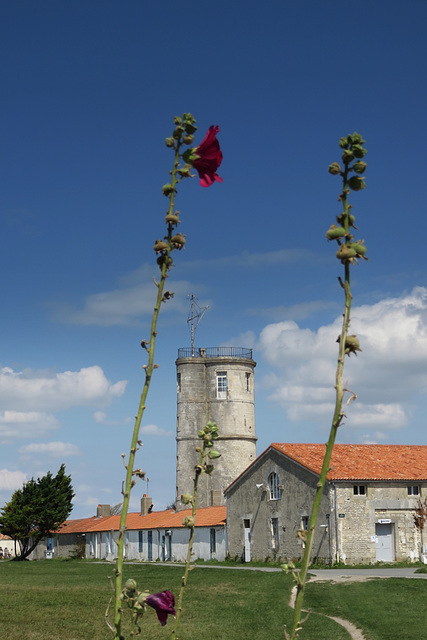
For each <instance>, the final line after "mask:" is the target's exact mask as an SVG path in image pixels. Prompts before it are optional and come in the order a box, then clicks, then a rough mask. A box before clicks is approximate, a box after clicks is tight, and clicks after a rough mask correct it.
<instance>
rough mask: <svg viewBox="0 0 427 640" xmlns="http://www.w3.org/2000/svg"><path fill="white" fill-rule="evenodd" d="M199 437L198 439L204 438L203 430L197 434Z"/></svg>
mask: <svg viewBox="0 0 427 640" xmlns="http://www.w3.org/2000/svg"><path fill="white" fill-rule="evenodd" d="M197 435H198V436H199V438H204V437H205V435H206V434H205V431H204V429H202V430H201V431H199V433H198V434H197Z"/></svg>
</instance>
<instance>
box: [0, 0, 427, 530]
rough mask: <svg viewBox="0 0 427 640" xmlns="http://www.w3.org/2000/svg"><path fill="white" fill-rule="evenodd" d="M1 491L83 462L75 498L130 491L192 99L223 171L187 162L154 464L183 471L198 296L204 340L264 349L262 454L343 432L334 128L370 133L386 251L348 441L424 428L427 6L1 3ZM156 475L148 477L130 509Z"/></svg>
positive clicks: (364, 311) (151, 434)
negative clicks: (177, 121)
mask: <svg viewBox="0 0 427 640" xmlns="http://www.w3.org/2000/svg"><path fill="white" fill-rule="evenodd" d="M0 22H1V25H2V37H1V42H2V45H1V46H2V60H3V65H2V71H1V74H2V89H3V91H2V93H3V97H2V124H3V126H2V134H1V154H0V162H1V175H2V190H1V210H2V233H1V236H0V246H1V251H0V261H1V269H0V293H1V298H2V314H1V319H2V320H1V326H2V337H3V339H2V349H1V357H0V363H1V367H2V369H1V373H0V505H1V504H4V502H5V501H7V500H8V499H10V496H11V493H12V491H13V490H14V489H16V488H18V487H20V486H22V482H23V481H25V480H28V479H29V478H30V477H32V476H37V475H38V474H43V473H46V471H47V470H51V471H52V472H55V471H56V470H57V469H58V468H59V466H60V464H61V463H62V462H64V463H65V464H66V468H67V471H68V472H69V473H71V475H72V479H73V485H74V488H75V491H76V498H75V507H74V511H73V516H74V517H80V516H87V515H92V514H94V513H95V509H96V505H97V504H98V503H110V504H116V503H118V502H119V501H120V498H121V496H120V487H121V481H122V478H123V467H122V463H121V458H120V454H121V452H122V451H126V452H127V450H128V447H129V440H130V434H131V429H132V425H133V416H134V415H135V413H136V410H137V406H138V402H139V394H140V391H141V388H142V384H143V373H142V369H141V367H142V365H143V364H144V363H145V359H144V352H143V351H142V350H141V348H140V346H139V344H140V341H141V339H143V338H145V337H146V336H147V332H148V326H149V321H150V315H151V311H152V307H153V303H154V294H155V289H154V285H153V284H152V276H153V275H155V274H156V268H155V256H154V252H153V250H152V245H153V243H154V240H155V239H156V238H158V237H161V236H162V235H163V234H164V226H163V225H164V213H165V210H166V206H167V201H166V199H165V198H164V197H162V195H161V186H162V185H163V184H164V183H165V182H167V181H168V171H169V169H170V167H171V153H170V151H169V150H168V149H166V147H165V146H164V142H163V141H164V138H165V137H166V136H169V135H170V134H171V131H172V126H173V125H172V120H173V116H174V115H176V114H182V113H183V112H191V113H193V114H194V115H195V117H196V118H197V121H198V126H199V131H198V133H197V134H196V142H200V141H201V139H202V138H203V136H204V134H205V132H206V130H207V128H208V127H209V126H210V125H211V124H218V125H219V126H220V134H219V139H220V142H221V148H222V150H223V154H224V160H223V163H222V165H221V168H220V170H219V174H220V175H221V176H222V177H223V179H224V182H223V183H222V184H218V183H217V184H215V185H213V186H212V187H210V188H208V189H202V188H201V187H200V186H199V185H198V181H197V180H192V181H184V183H182V185H181V187H180V189H179V193H178V201H177V204H178V208H179V210H180V211H181V219H182V224H181V226H180V231H181V232H182V233H185V234H187V245H186V250H185V251H182V252H180V253H179V255H177V256H176V261H175V262H176V266H175V268H174V269H173V271H172V273H171V276H170V281H169V283H168V286H169V288H170V289H171V290H172V291H175V298H174V299H173V301H172V302H170V303H168V304H167V305H165V306H164V308H163V309H162V316H161V320H160V326H159V337H158V343H157V351H156V362H158V363H159V365H160V367H159V369H158V370H156V373H155V376H154V379H153V384H152V388H151V392H150V397H149V402H148V406H147V411H146V414H145V417H144V421H143V429H142V431H143V434H142V436H143V441H144V446H143V448H142V450H141V451H140V452H139V454H138V456H139V458H138V466H140V467H142V468H143V469H144V470H146V472H147V475H148V477H149V479H150V482H149V485H148V490H149V494H150V495H151V496H152V497H153V500H154V504H155V508H156V509H161V508H164V507H165V505H166V504H168V503H170V502H171V501H172V500H173V498H174V490H175V439H174V435H175V421H176V382H175V359H176V356H177V350H178V348H180V347H185V346H189V344H190V334H189V331H188V326H187V322H186V320H187V315H188V312H189V302H188V295H189V294H194V295H195V296H197V298H198V300H199V304H201V305H202V306H204V305H209V310H208V312H207V313H206V315H205V316H204V318H203V320H202V322H201V323H200V325H199V328H198V329H197V334H196V343H197V345H198V346H208V347H209V346H218V345H233V346H249V347H252V348H253V349H254V358H255V360H256V361H257V363H258V364H257V368H256V420H257V436H258V438H259V440H258V453H261V451H263V450H264V449H265V448H266V447H267V446H268V444H269V443H270V442H274V441H284V442H286V441H290V442H298V441H300V442H301V441H305V442H323V441H325V440H326V438H327V433H328V431H329V426H330V421H331V417H332V402H333V384H334V370H335V360H336V342H335V341H336V337H337V335H338V332H339V328H338V327H339V325H340V314H341V313H342V303H343V300H342V291H341V289H340V287H339V285H338V281H337V277H338V276H339V275H341V265H340V263H339V262H338V261H337V260H336V258H335V250H336V248H335V247H334V245H333V244H330V243H329V244H328V242H327V241H326V239H325V236H324V234H325V232H326V230H327V229H328V228H329V226H330V225H331V224H332V223H333V222H335V216H336V215H338V214H339V213H340V210H339V205H338V203H337V196H338V193H339V179H338V178H334V177H332V176H330V175H329V174H328V172H327V167H328V165H329V164H330V163H331V162H333V161H336V160H339V159H340V154H339V148H338V140H339V138H340V137H341V136H343V135H347V134H348V133H352V132H353V131H355V130H356V131H358V132H359V133H361V134H362V135H363V136H364V137H365V139H366V147H367V149H368V155H367V156H366V161H367V163H368V169H367V172H366V182H367V185H368V187H367V189H366V190H364V191H363V192H360V193H357V194H354V195H352V198H351V202H352V204H353V205H354V209H353V212H354V213H355V215H356V218H357V225H358V227H359V232H360V237H361V238H364V239H365V241H366V244H367V247H368V255H369V262H363V263H362V264H359V265H358V266H356V267H354V269H353V270H352V280H353V296H354V299H353V305H354V307H353V309H354V310H353V321H352V330H354V332H355V333H357V334H358V335H359V337H360V340H361V346H362V349H363V352H362V353H361V354H360V355H359V357H358V358H357V359H356V358H352V359H347V361H346V370H345V379H346V381H347V382H348V387H349V388H351V389H352V390H354V391H355V392H356V393H357V395H358V399H357V402H356V403H353V404H352V406H351V407H349V408H348V411H347V420H346V424H345V426H343V427H342V428H341V430H340V434H339V440H340V441H341V442H378V443H388V444H392V443H407V444H425V413H426V409H427V402H426V400H427V398H426V393H427V366H426V364H427V269H426V260H425V247H424V244H425V242H424V238H425V233H426V227H427V224H426V215H425V209H426V205H425V183H426V153H425V149H426V146H427V128H426V124H425V114H426V113H427V91H426V82H425V69H426V63H427V43H426V38H425V31H426V26H427V5H426V4H425V2H423V1H422V0H419V1H417V0H410V1H408V2H406V3H402V2H398V1H395V0H388V1H387V2H385V1H383V0H377V2H375V3H374V4H373V3H372V2H370V1H364V0H362V1H361V2H358V3H357V7H356V6H355V5H354V4H351V3H344V2H342V1H341V0H325V1H324V2H321V3H320V2H317V0H307V1H304V0H300V1H299V2H289V1H286V0H280V1H279V0H268V1H267V2H262V3H261V2H260V1H255V0H252V1H251V0H248V1H247V2H240V1H237V0H227V1H218V2H216V3H215V4H212V3H208V2H205V1H204V0H199V1H198V2H187V3H185V5H183V4H182V3H178V2H173V1H172V0H169V1H166V0H161V1H159V2H148V1H147V2H145V1H144V0H139V1H132V0H127V1H126V2H116V1H112V0H111V1H110V0H108V1H105V0H102V1H99V2H97V1H93V0H84V1H78V0H74V1H73V2H63V1H58V0H55V1H52V2H49V1H45V0H41V1H40V2H37V3H34V2H31V1H28V2H26V1H22V0H16V1H15V2H13V3H3V5H2V7H1V9H0ZM146 491H147V484H146V483H145V482H143V483H140V485H137V487H136V488H135V490H134V494H133V499H132V508H133V509H137V508H138V501H139V498H140V497H141V494H142V493H143V492H146Z"/></svg>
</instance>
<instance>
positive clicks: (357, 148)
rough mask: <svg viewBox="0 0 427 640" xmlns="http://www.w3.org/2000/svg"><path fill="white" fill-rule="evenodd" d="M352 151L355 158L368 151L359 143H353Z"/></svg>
mask: <svg viewBox="0 0 427 640" xmlns="http://www.w3.org/2000/svg"><path fill="white" fill-rule="evenodd" d="M352 151H353V154H354V157H355V158H363V157H364V156H366V154H367V153H368V152H367V150H366V149H364V148H363V147H361V146H360V144H354V145H353V146H352Z"/></svg>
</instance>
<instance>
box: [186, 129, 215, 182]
mask: <svg viewBox="0 0 427 640" xmlns="http://www.w3.org/2000/svg"><path fill="white" fill-rule="evenodd" d="M218 131H219V127H218V125H216V126H215V127H214V126H211V127H209V130H208V132H207V134H206V135H205V138H204V140H203V142H201V143H200V144H199V146H198V147H196V148H195V149H193V150H192V151H193V153H192V158H191V160H190V162H191V164H192V166H193V167H194V168H195V169H196V171H197V172H198V174H199V178H200V185H201V186H202V187H210V186H211V184H213V183H214V182H215V180H216V181H217V182H222V178H221V177H220V176H219V175H217V173H216V170H217V169H218V167H219V165H220V164H221V162H222V153H221V149H220V148H219V142H218V140H217V139H216V134H217V133H218Z"/></svg>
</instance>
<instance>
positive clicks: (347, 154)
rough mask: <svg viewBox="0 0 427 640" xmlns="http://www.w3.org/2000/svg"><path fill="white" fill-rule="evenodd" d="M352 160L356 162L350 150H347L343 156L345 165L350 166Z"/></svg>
mask: <svg viewBox="0 0 427 640" xmlns="http://www.w3.org/2000/svg"><path fill="white" fill-rule="evenodd" d="M352 160H354V155H353V154H352V152H351V151H350V150H349V149H345V150H344V151H343V154H342V161H343V162H344V164H349V163H350V162H351V161H352Z"/></svg>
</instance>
